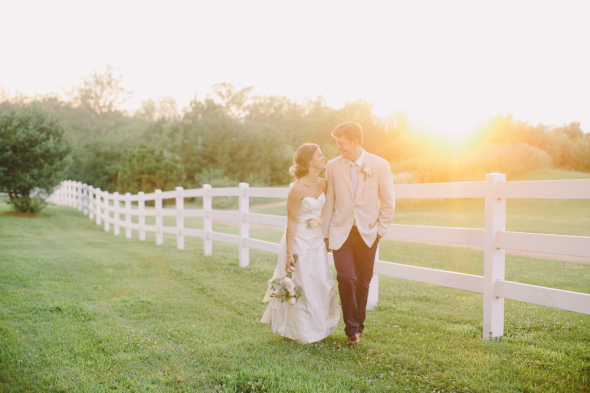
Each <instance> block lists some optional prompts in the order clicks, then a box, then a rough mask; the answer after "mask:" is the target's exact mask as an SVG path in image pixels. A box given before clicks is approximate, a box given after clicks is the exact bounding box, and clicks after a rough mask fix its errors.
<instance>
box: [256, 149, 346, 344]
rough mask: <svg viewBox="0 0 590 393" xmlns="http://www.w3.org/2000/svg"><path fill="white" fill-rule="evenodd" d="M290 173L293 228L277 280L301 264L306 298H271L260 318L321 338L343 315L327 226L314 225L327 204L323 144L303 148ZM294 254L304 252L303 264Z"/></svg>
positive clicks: (293, 334) (282, 330)
mask: <svg viewBox="0 0 590 393" xmlns="http://www.w3.org/2000/svg"><path fill="white" fill-rule="evenodd" d="M293 161H294V165H293V166H292V167H291V169H290V172H291V174H292V175H293V176H294V177H295V183H294V184H293V187H291V190H290V191H289V195H288V197H287V216H288V217H287V218H288V222H287V231H286V233H285V235H283V239H282V240H281V248H280V251H279V258H278V261H277V268H276V270H275V273H274V275H273V279H274V278H282V277H284V276H285V275H286V274H287V271H288V269H289V268H290V267H291V266H295V271H294V272H293V278H294V279H295V281H297V283H298V284H299V285H301V287H302V289H303V296H302V297H301V298H300V299H299V300H298V301H297V303H296V304H294V305H283V304H282V303H281V301H280V300H277V299H275V298H274V297H270V294H271V289H270V288H269V290H268V291H267V292H266V296H265V297H264V300H263V301H267V300H268V301H269V304H268V307H267V308H266V311H265V312H264V315H263V316H262V318H261V320H260V322H262V323H267V324H268V323H270V324H271V327H272V330H273V332H275V333H278V334H280V335H281V336H283V337H287V338H290V339H293V340H296V341H299V342H301V343H305V344H307V343H312V342H316V341H320V340H322V339H324V338H325V337H327V336H329V335H330V334H331V333H332V332H333V331H334V330H335V329H336V325H337V324H338V320H339V319H340V309H339V307H338V302H337V300H336V295H335V292H334V281H333V278H332V273H331V272H330V268H329V267H328V252H327V250H326V243H325V242H324V236H323V234H322V229H321V226H317V225H314V223H316V222H317V220H318V219H319V218H320V216H321V213H322V208H323V207H324V203H325V202H326V195H325V192H326V188H327V182H326V180H324V179H322V178H320V177H319V176H318V175H319V174H320V172H321V171H322V170H323V169H324V168H325V167H326V163H325V161H326V158H325V157H324V156H323V155H322V151H321V150H320V148H319V146H318V145H316V144H313V143H305V144H303V145H302V146H300V147H299V149H297V152H296V153H295V158H294V160H293ZM293 254H297V255H298V259H297V264H296V265H295V259H294V257H293Z"/></svg>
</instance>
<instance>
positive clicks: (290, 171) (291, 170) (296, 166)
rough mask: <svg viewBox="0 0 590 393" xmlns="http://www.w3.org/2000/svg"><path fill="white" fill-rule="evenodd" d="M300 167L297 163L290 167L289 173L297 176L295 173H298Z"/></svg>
mask: <svg viewBox="0 0 590 393" xmlns="http://www.w3.org/2000/svg"><path fill="white" fill-rule="evenodd" d="M298 168H299V164H295V165H293V166H291V168H289V173H290V174H291V176H293V177H295V173H297V169H298Z"/></svg>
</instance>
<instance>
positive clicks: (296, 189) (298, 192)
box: [288, 180, 304, 199]
mask: <svg viewBox="0 0 590 393" xmlns="http://www.w3.org/2000/svg"><path fill="white" fill-rule="evenodd" d="M303 193H304V189H303V185H302V184H301V183H300V182H297V180H295V182H294V183H293V185H292V186H291V188H290V189H289V195H288V198H299V199H301V198H302V197H303Z"/></svg>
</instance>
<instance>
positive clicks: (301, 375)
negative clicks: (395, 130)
mask: <svg viewBox="0 0 590 393" xmlns="http://www.w3.org/2000/svg"><path fill="white" fill-rule="evenodd" d="M0 203H1V201H0ZM0 209H5V207H4V206H3V205H1V206H0ZM407 214H408V216H407V217H408V219H409V218H410V213H407ZM442 214H443V213H442V212H441V215H442ZM563 217H565V216H563ZM166 219H171V220H172V221H170V222H167V223H166V224H167V225H173V224H174V218H171V217H166ZM565 221H567V219H566V218H564V219H563V220H562V224H564V223H565ZM191 225H194V226H195V227H198V226H199V225H200V222H199V221H198V220H197V221H193V222H192V224H191ZM214 229H215V230H219V231H225V232H228V233H237V228H235V227H231V226H225V225H221V224H219V223H216V224H215V227H214ZM537 229H541V228H537ZM121 232H122V234H121V236H119V237H114V236H113V234H112V228H111V233H105V232H104V231H103V229H102V227H98V226H96V225H95V224H94V223H93V221H91V220H89V219H88V218H87V217H86V216H83V215H82V214H81V213H80V212H77V211H75V210H73V209H71V208H68V207H56V206H51V207H49V208H48V209H47V210H46V211H45V212H44V213H42V214H41V216H40V217H38V218H19V217H13V216H6V215H0V239H1V240H0V267H1V269H0V391H7V392H11V391H14V392H20V391H23V392H24V391H58V392H61V391H63V392H65V391H91V392H101V391H153V392H167V391H190V392H194V391H198V392H215V391H223V392H241V391H242V392H246V391H271V392H323V391H329V392H341V391H355V392H373V391H374V392H383V391H393V392H398V391H402V392H405V391H411V392H415V391H416V392H417V391H420V392H424V391H428V392H431V391H433V390H434V391H443V390H444V391H445V392H449V391H458V392H467V391H495V392H506V391H528V392H545V391H568V392H569V391H578V392H583V391H589V386H590V316H588V315H582V314H576V313H572V312H566V311H560V310H555V309H551V308H547V307H540V306H535V305H530V304H525V303H519V302H514V301H509V300H507V301H506V325H505V337H504V338H503V339H501V340H499V341H497V342H486V341H483V340H482V339H481V333H482V296H481V295H479V294H474V293H470V292H465V291H459V290H452V289H447V288H442V287H437V286H434V285H427V284H420V283H415V282H411V281H405V280H400V279H394V278H390V277H383V276H382V277H381V278H380V298H379V304H378V307H377V308H376V309H375V310H373V311H370V312H369V313H368V319H367V326H366V331H365V333H366V334H365V337H364V338H363V344H362V345H361V346H359V347H356V348H348V347H346V346H345V342H346V337H345V335H344V332H343V330H342V329H341V328H342V327H343V326H342V324H341V326H340V328H339V329H338V330H337V331H336V332H335V333H334V334H332V335H331V336H330V337H328V338H327V339H326V340H325V341H324V342H322V343H317V344H312V345H302V344H298V343H294V342H291V341H288V340H284V339H282V338H281V337H279V336H277V335H275V334H273V333H272V332H271V330H270V328H269V327H268V326H265V325H261V324H260V323H258V320H259V319H260V316H261V315H262V313H263V311H264V309H265V307H266V305H265V304H262V303H261V302H260V300H261V299H262V296H263V294H264V291H265V289H266V288H265V286H266V284H265V283H266V281H267V279H268V278H269V277H270V276H271V274H272V272H273V270H274V265H275V263H276V256H275V255H272V254H268V253H264V252H257V251H255V250H253V251H251V265H250V266H249V267H247V268H239V267H238V266H237V248H236V247H235V246H233V245H227V244H223V243H218V242H214V253H213V255H212V256H207V257H205V256H203V255H202V240H201V239H193V238H187V239H186V249H185V250H182V251H179V250H176V248H175V244H176V242H175V239H174V237H172V236H168V235H165V238H164V244H163V245H162V246H156V245H155V238H154V234H151V233H148V234H147V241H146V242H139V241H138V240H137V232H136V231H134V232H133V236H134V237H133V239H132V240H127V239H125V238H124V230H123V229H122V231H121ZM251 236H252V237H258V238H261V239H266V240H272V241H278V240H279V239H280V236H281V233H280V232H276V231H264V230H251ZM381 255H382V257H383V259H385V260H390V261H394V262H401V263H408V264H415V265H421V266H428V267H433V268H440V269H445V270H454V271H460V272H465V273H473V274H482V271H483V263H482V260H483V259H482V253H481V252H480V251H477V250H470V249H457V248H447V247H440V246H431V245H422V244H411V243H396V242H389V241H384V242H383V243H382V247H381ZM506 277H507V279H509V280H514V281H519V282H524V283H531V284H536V285H546V286H551V287H556V288H562V289H568V290H574V291H582V292H587V293H588V292H590V265H579V264H573V263H566V262H555V261H545V260H539V259H532V258H527V257H515V256H508V257H507V262H506ZM262 386H264V390H263V388H262Z"/></svg>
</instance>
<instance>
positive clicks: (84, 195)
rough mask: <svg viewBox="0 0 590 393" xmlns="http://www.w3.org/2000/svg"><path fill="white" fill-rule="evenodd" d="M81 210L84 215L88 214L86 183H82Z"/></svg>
mask: <svg viewBox="0 0 590 393" xmlns="http://www.w3.org/2000/svg"><path fill="white" fill-rule="evenodd" d="M82 210H83V212H84V215H85V216H86V215H88V184H86V183H84V184H82Z"/></svg>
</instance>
